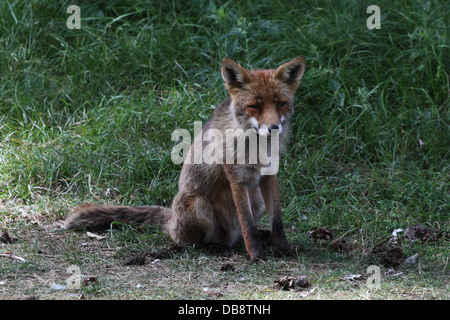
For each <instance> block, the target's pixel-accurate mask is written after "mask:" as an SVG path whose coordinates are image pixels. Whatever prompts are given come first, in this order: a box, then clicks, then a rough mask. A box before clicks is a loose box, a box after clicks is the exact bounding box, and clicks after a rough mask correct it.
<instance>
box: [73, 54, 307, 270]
mask: <svg viewBox="0 0 450 320" xmlns="http://www.w3.org/2000/svg"><path fill="white" fill-rule="evenodd" d="M304 71H305V58H304V57H302V56H298V57H296V58H293V59H291V60H289V61H288V62H286V63H284V64H282V65H281V66H279V67H278V68H277V69H275V70H274V69H269V70H246V69H245V68H244V67H242V66H241V65H240V64H239V63H238V62H236V61H234V60H232V59H230V58H224V59H223V60H222V67H221V74H222V78H223V80H224V83H225V87H226V89H227V91H228V93H229V95H230V96H229V97H228V98H226V99H225V100H224V101H223V102H222V103H221V104H220V105H219V106H218V107H217V108H216V109H215V111H214V115H213V117H212V119H210V120H209V121H208V122H207V123H206V125H205V126H204V128H203V131H202V134H199V135H197V136H196V137H195V139H194V142H193V143H192V145H191V148H190V151H189V153H188V156H187V158H186V160H188V159H189V160H192V159H194V158H195V150H200V151H205V148H208V146H209V145H210V144H212V143H216V146H217V143H219V142H218V141H220V143H222V144H223V145H222V146H223V150H224V154H223V158H224V159H225V158H226V159H225V160H228V161H223V162H221V161H216V163H206V161H204V160H203V161H201V162H200V163H198V162H195V161H185V163H184V164H183V167H182V170H181V175H180V179H179V191H178V194H177V195H176V196H175V199H174V200H173V203H172V207H171V208H170V209H169V208H164V207H160V206H142V207H126V206H107V205H92V204H84V205H81V206H80V207H78V208H76V209H75V210H74V211H73V212H72V213H71V214H70V215H69V216H68V217H67V219H66V221H65V227H66V228H67V229H83V228H86V229H88V230H99V229H106V228H108V227H109V226H110V224H111V223H112V222H113V221H121V222H125V223H130V224H138V225H147V224H150V225H155V226H159V227H161V228H162V230H163V231H164V232H165V233H167V234H168V235H170V237H171V238H172V240H173V241H174V242H175V243H177V244H179V245H184V244H188V243H195V244H199V245H208V244H217V245H220V246H223V247H224V248H231V247H232V246H233V245H234V244H235V243H236V242H237V241H238V240H239V239H241V238H243V240H244V244H245V248H246V250H247V252H248V253H249V255H250V260H251V261H257V260H259V259H261V258H262V257H263V255H264V252H263V247H262V241H261V239H260V236H259V234H258V228H257V224H258V222H259V220H260V217H261V215H262V213H263V211H264V209H266V210H267V212H268V215H269V222H270V237H271V240H272V245H273V248H274V252H275V253H276V254H277V255H278V256H284V255H288V254H289V253H290V246H289V244H288V241H287V239H286V235H285V233H284V230H283V223H282V217H281V206H280V188H279V184H278V178H277V176H276V174H268V175H264V174H262V169H264V165H263V164H261V161H260V160H259V159H257V161H256V162H255V163H249V162H248V159H249V158H250V157H251V156H252V155H251V154H250V151H247V147H248V145H245V146H244V148H245V151H244V156H245V159H247V162H245V163H238V162H237V161H236V160H237V157H238V150H237V149H238V148H236V147H234V148H225V143H224V141H223V140H212V139H211V140H209V141H205V139H204V136H205V135H206V133H207V131H208V130H211V129H214V130H215V131H216V132H217V131H218V132H221V133H223V134H224V135H225V134H226V133H227V132H229V131H230V130H236V129H241V131H236V132H240V133H238V134H237V136H236V135H235V137H234V138H235V139H238V138H240V136H239V135H241V136H242V135H244V134H246V135H247V133H248V132H249V131H250V132H253V133H254V134H255V136H256V138H257V140H256V143H257V144H259V143H260V141H262V139H263V138H265V139H269V140H270V139H275V138H276V139H277V142H278V143H279V148H278V149H277V150H276V152H281V150H282V149H283V146H284V145H285V143H286V139H287V137H288V132H289V120H290V118H291V116H292V114H293V113H294V108H293V106H294V94H295V92H296V90H297V88H298V86H299V84H300V79H301V78H302V76H303V73H304ZM249 138H250V135H247V136H246V137H245V141H246V142H248V140H249ZM247 144H248V143H247ZM219 149H220V148H219ZM230 150H231V151H230ZM272 151H274V150H272ZM230 152H231V153H232V154H231V157H230ZM269 153H270V150H269ZM277 155H278V154H277ZM277 155H276V156H277ZM230 158H231V159H232V161H231V162H230Z"/></svg>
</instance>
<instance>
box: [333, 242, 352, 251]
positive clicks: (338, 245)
mask: <svg viewBox="0 0 450 320" xmlns="http://www.w3.org/2000/svg"><path fill="white" fill-rule="evenodd" d="M331 248H332V249H333V250H335V251H341V252H342V251H345V252H350V251H351V250H352V247H351V245H350V244H348V243H347V240H345V239H337V240H334V241H333V242H332V243H331Z"/></svg>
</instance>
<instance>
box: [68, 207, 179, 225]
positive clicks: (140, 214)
mask: <svg viewBox="0 0 450 320" xmlns="http://www.w3.org/2000/svg"><path fill="white" fill-rule="evenodd" d="M171 217H172V210H171V209H168V208H164V207H160V206H143V207H125V206H107V205H95V204H83V205H81V206H80V207H78V208H76V209H75V210H74V211H73V212H72V213H71V214H69V216H68V217H67V219H66V221H65V228H66V229H70V230H79V229H87V230H90V231H99V230H105V229H108V228H109V227H110V225H111V223H112V222H113V221H119V222H124V223H128V224H132V225H153V226H157V227H161V228H162V229H163V231H165V232H166V225H167V222H168V221H169V220H170V218H171Z"/></svg>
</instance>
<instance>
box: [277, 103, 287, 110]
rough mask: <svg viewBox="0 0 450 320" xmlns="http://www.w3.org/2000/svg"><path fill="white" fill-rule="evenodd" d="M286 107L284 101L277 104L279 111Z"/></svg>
mask: <svg viewBox="0 0 450 320" xmlns="http://www.w3.org/2000/svg"><path fill="white" fill-rule="evenodd" d="M285 105H286V102H284V101H282V102H278V103H277V109H280V108H282V107H284V106H285Z"/></svg>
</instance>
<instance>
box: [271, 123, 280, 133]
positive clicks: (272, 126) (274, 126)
mask: <svg viewBox="0 0 450 320" xmlns="http://www.w3.org/2000/svg"><path fill="white" fill-rule="evenodd" d="M279 129H280V128H279V127H278V126H277V125H276V124H273V125H271V126H270V127H269V129H268V130H269V133H272V130H279Z"/></svg>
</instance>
